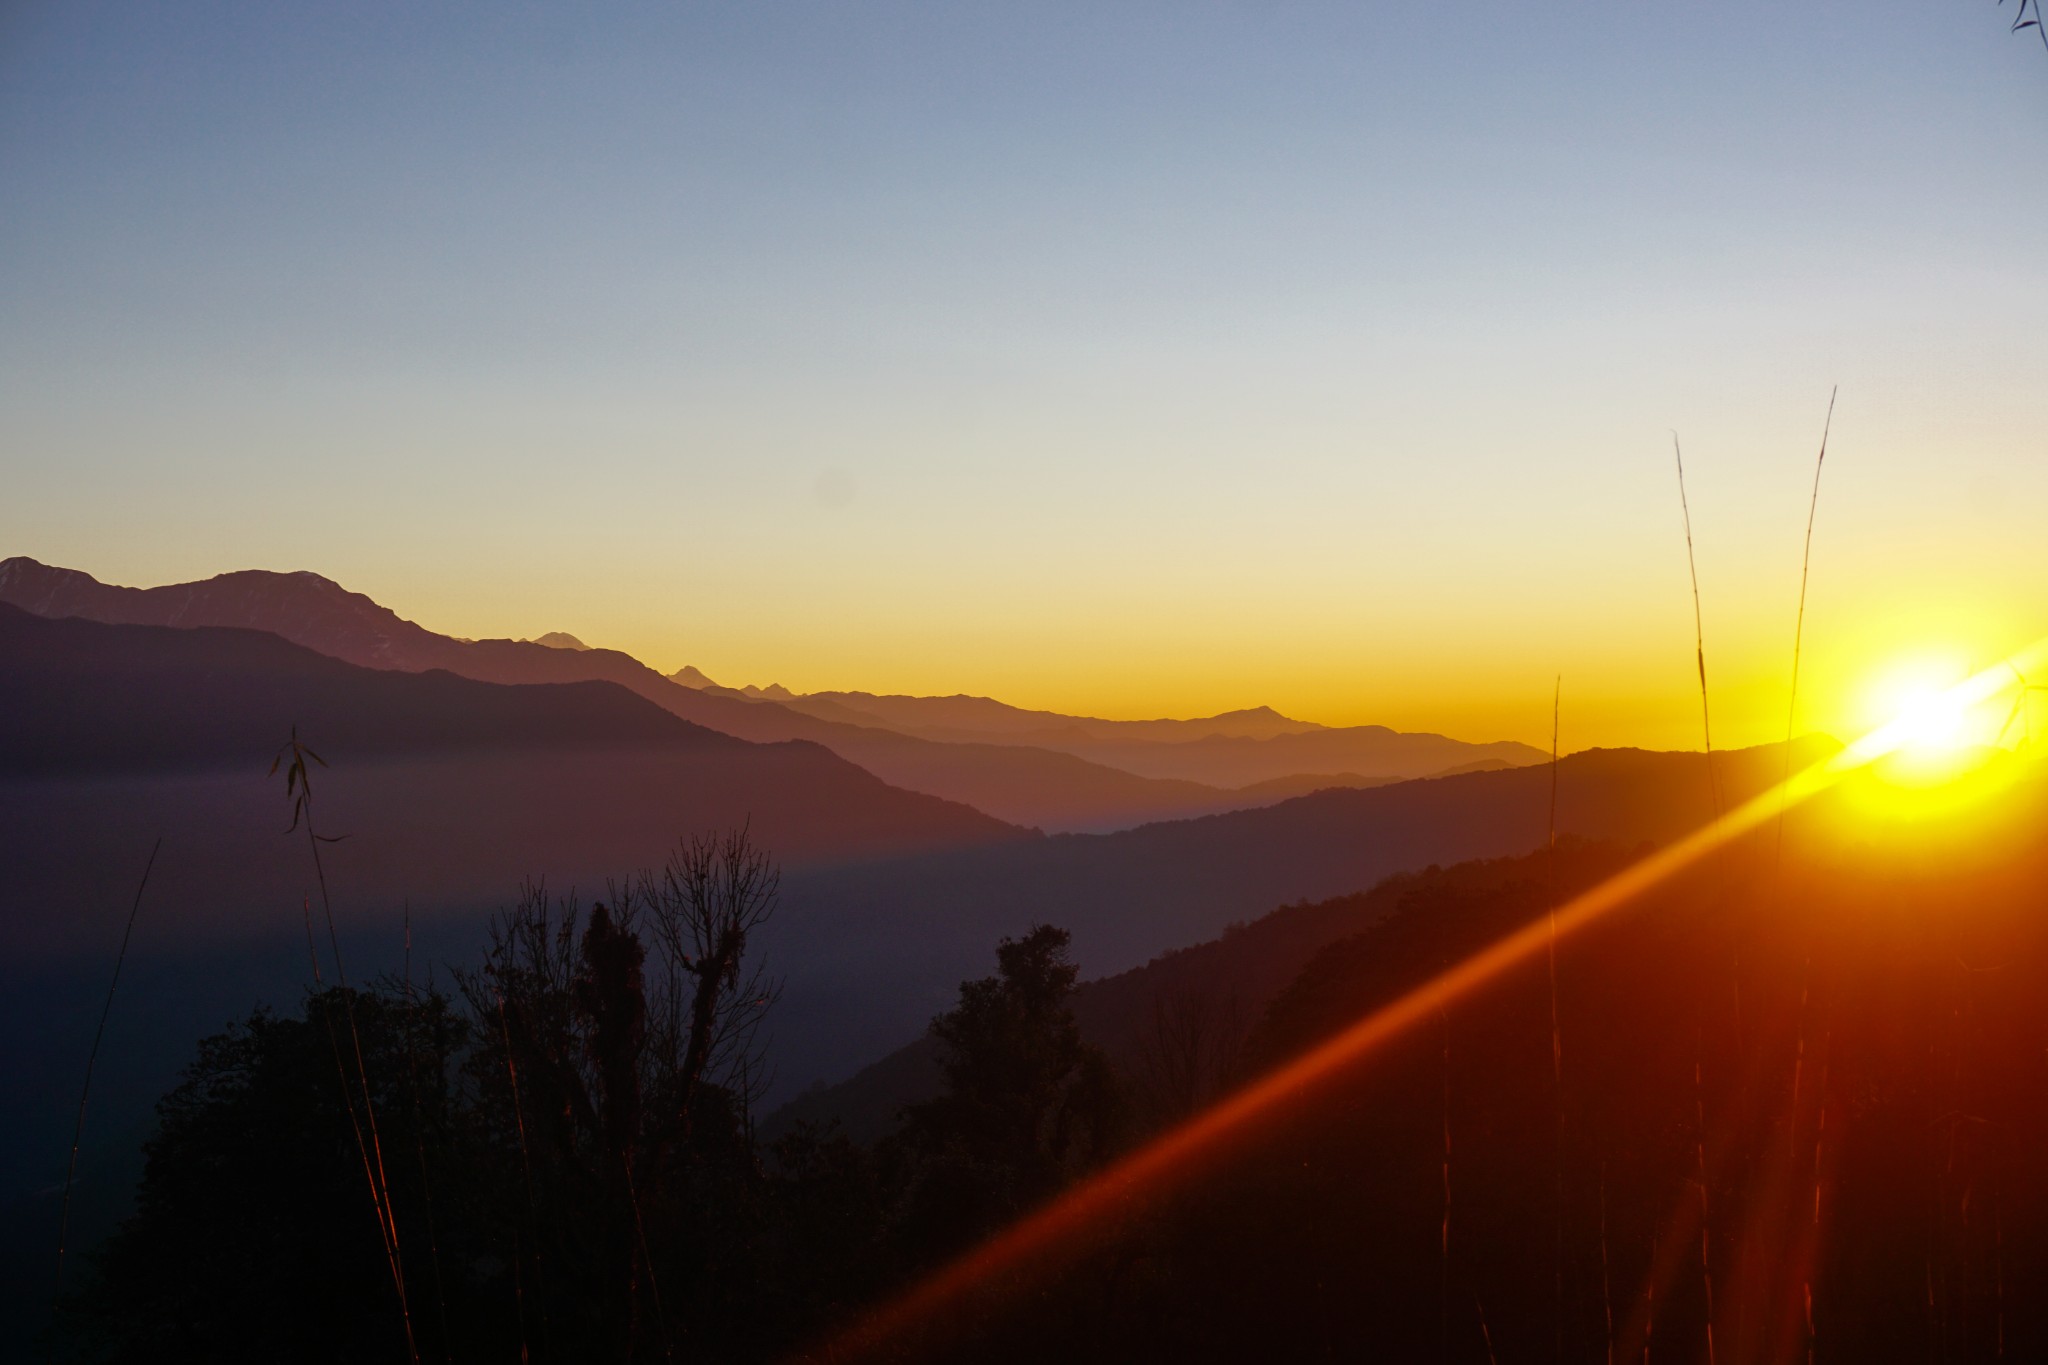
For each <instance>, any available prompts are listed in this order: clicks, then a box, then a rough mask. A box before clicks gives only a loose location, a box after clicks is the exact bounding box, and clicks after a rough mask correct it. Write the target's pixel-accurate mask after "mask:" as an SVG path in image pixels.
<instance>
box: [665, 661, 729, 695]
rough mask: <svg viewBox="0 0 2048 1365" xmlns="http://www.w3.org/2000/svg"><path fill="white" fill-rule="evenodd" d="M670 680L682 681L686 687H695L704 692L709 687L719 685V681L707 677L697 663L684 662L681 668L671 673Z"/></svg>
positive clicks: (674, 681)
mask: <svg viewBox="0 0 2048 1365" xmlns="http://www.w3.org/2000/svg"><path fill="white" fill-rule="evenodd" d="M668 680H669V681H670V682H672V683H681V684H682V685H683V686H684V687H694V688H696V689H697V690H698V691H699V692H702V691H703V690H704V689H705V688H707V687H716V686H718V684H717V683H715V682H713V681H711V679H709V678H707V677H705V676H704V674H703V672H702V671H701V670H700V669H699V668H698V667H697V666H696V665H695V664H684V665H683V666H682V667H681V668H679V669H677V670H676V671H675V672H673V673H671V674H669V675H668Z"/></svg>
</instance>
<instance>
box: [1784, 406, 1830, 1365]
mask: <svg viewBox="0 0 2048 1365" xmlns="http://www.w3.org/2000/svg"><path fill="white" fill-rule="evenodd" d="M1840 392H1841V386H1840V385H1836V386H1835V387H1833V388H1831V389H1829V390H1828V412H1827V417H1826V419H1825V420H1824V421H1822V423H1821V428H1820V453H1819V454H1818V455H1816V456H1815V457H1814V461H1813V491H1812V493H1811V494H1809V495H1808V497H1807V501H1806V538H1805V540H1804V541H1803V542H1802V543H1801V545H1800V551H1799V610H1798V613H1797V615H1795V616H1794V617H1793V620H1792V684H1791V688H1790V691H1789V695H1788V696H1787V698H1786V702H1785V746H1784V756H1783V763H1782V765H1781V769H1780V773H1779V783H1778V792H1779V796H1778V818H1777V828H1776V832H1775V834H1774V836H1773V842H1772V848H1771V887H1772V891H1773V893H1774V894H1780V893H1782V889H1783V888H1782V884H1781V882H1780V878H1781V876H1782V874H1783V872H1784V864H1785V808H1786V805H1787V797H1786V795H1785V793H1786V789H1787V786H1788V784H1789V783H1790V781H1791V778H1792V739H1793V736H1794V734H1795V733H1796V732H1797V727H1798V724H1799V665H1800V659H1801V654H1802V651H1803V649H1804V646H1805V642H1806V586H1807V582H1808V579H1809V577H1810V575H1811V572H1812V568H1813V524H1814V520H1815V518H1816V517H1817V516H1818V515H1819V512H1820V476H1821V470H1822V469H1823V468H1824V467H1825V466H1826V464H1827V459H1828V436H1829V435H1830V434H1831V433H1832V432H1833V431H1834V426H1835V399H1836V397H1837V396H1838V395H1839V393H1840ZM1812 988H1813V950H1812V948H1811V946H1809V947H1808V949H1807V951H1806V953H1805V955H1804V958H1803V960H1802V961H1801V964H1800V968H1799V1013H1798V1015H1797V1016H1796V1018H1795V1020H1794V1025H1795V1042H1794V1044H1793V1053H1792V1102H1791V1105H1790V1107H1789V1109H1788V1110H1787V1113H1786V1119H1785V1142H1786V1146H1787V1147H1788V1149H1789V1150H1790V1152H1791V1154H1792V1156H1793V1158H1794V1159H1795V1160H1796V1159H1797V1156H1798V1152H1799V1101H1800V1097H1801V1093H1802V1091H1803V1090H1804V1088H1805V1083H1806V1032H1807V1020H1806V1016H1807V1011H1808V1009H1809V1005H1810V1001H1811V998H1812ZM1822 1121H1823V1122H1825V1111H1824V1110H1823V1116H1822ZM1813 1160H1814V1165H1813V1197H1814V1205H1815V1209H1816V1214H1817V1213H1818V1208H1819V1204H1820V1135H1819V1134H1818V1133H1816V1134H1815V1135H1814V1157H1813ZM1818 1231H1819V1229H1818V1227H1816V1228H1815V1233H1816V1235H1817V1234H1818ZM1801 1269H1802V1271H1803V1272H1804V1275H1805V1281H1804V1283H1803V1284H1802V1286H1801V1290H1802V1294H1803V1296H1804V1301H1805V1305H1806V1359H1807V1362H1808V1365H1812V1361H1813V1356H1814V1349H1815V1348H1814V1326H1813V1266H1812V1263H1811V1257H1810V1256H1809V1258H1808V1263H1807V1264H1806V1265H1804V1266H1803V1267H1801Z"/></svg>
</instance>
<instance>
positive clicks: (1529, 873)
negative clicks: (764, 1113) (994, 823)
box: [762, 841, 1623, 1142]
mask: <svg viewBox="0 0 2048 1365" xmlns="http://www.w3.org/2000/svg"><path fill="white" fill-rule="evenodd" d="M1622 856H1623V855H1622V854H1621V852H1620V851H1619V850H1618V848H1617V847H1616V846H1614V845H1610V844H1598V845H1586V844H1582V843H1579V842H1578V841H1572V842H1571V843H1569V844H1567V845H1566V846H1565V847H1564V848H1562V849H1561V850H1560V855H1559V865H1558V867H1557V868H1556V869H1555V870H1556V871H1557V873H1558V875H1559V876H1560V877H1561V878H1562V879H1563V882H1564V883H1565V884H1579V883H1581V882H1583V881H1584V880H1586V879H1587V878H1588V876H1589V875H1591V874H1595V873H1598V872H1601V871H1605V870H1607V869H1609V868H1611V867H1613V866H1615V865H1616V864H1617V863H1618V862H1619V861H1620V859H1621V857H1622ZM1552 871H1553V869H1552V867H1551V866H1550V864H1549V859H1548V855H1547V854H1545V853H1540V852H1539V853H1535V854H1527V855H1524V856H1522V857H1519V858H1494V859H1484V860H1479V861H1474V862H1466V863H1459V864H1455V865H1453V866H1451V867H1447V868H1444V867H1435V866H1432V867H1429V868H1426V869H1423V870H1421V871H1416V872H1402V873H1396V874H1395V875H1393V876H1391V877H1388V878H1387V879H1385V880H1384V881H1382V882H1380V883H1379V885H1377V886H1375V887H1373V888H1372V890H1370V891H1366V892H1359V893H1356V894H1353V895H1348V896H1334V897H1331V898H1329V899H1327V900H1321V901H1313V902H1307V901H1304V902H1298V903H1296V904H1293V905H1283V906H1280V907H1279V908H1278V909H1275V910H1271V911H1268V912H1267V913H1266V914H1263V915H1261V916H1259V917H1258V918H1257V919H1254V920H1252V921H1251V922H1249V923H1246V924H1239V925H1232V926H1230V927H1229V928H1227V929H1225V930H1224V932H1223V933H1222V934H1220V935H1218V936H1217V937H1215V938H1211V939H1207V940H1205V941H1203V942H1201V943H1195V944H1191V945H1189V946H1188V947H1185V948H1177V949H1174V950H1172V951H1170V952H1166V953H1162V954H1160V955H1159V956H1158V957H1155V958H1153V959H1152V960H1151V961H1150V962H1147V963H1145V964H1144V965H1143V966H1141V967H1133V968H1131V969H1130V970H1129V971H1125V972H1119V973H1117V974H1115V975H1113V976H1106V977H1098V978H1096V979H1095V980H1092V981H1086V982H1083V983H1082V984H1081V986H1080V987H1079V988H1078V989H1077V990H1076V991H1075V992H1074V996H1073V1009H1074V1017H1075V1018H1076V1020H1078V1021H1079V1023H1080V1025H1081V1031H1082V1034H1083V1036H1085V1037H1086V1038H1087V1039H1088V1041H1090V1042H1091V1043H1094V1044H1095V1045H1096V1046H1098V1047H1100V1048H1102V1049H1103V1050H1104V1051H1106V1052H1108V1053H1109V1055H1110V1057H1111V1059H1112V1060H1114V1061H1115V1062H1116V1063H1117V1064H1118V1066H1119V1067H1120V1068H1121V1069H1122V1070H1123V1071H1124V1073H1125V1074H1126V1075H1128V1076H1131V1077H1133V1078H1134V1079H1135V1080H1136V1081H1137V1083H1138V1084H1139V1086H1140V1087H1141V1091H1145V1092H1150V1093H1148V1095H1147V1098H1149V1099H1151V1100H1152V1101H1153V1102H1154V1103H1155V1104H1163V1105H1167V1106H1171V1107H1173V1108H1176V1109H1182V1108H1185V1107H1186V1105H1187V1103H1188V1102H1191V1101H1192V1102H1199V1101H1200V1100H1202V1099H1205V1098H1208V1097H1210V1096H1211V1095H1213V1093H1214V1092H1215V1090H1216V1089H1217V1088H1219V1087H1220V1086H1222V1085H1224V1084H1226V1083H1228V1082H1229V1081H1230V1080H1232V1079H1234V1078H1235V1072H1234V1068H1233V1058H1234V1057H1235V1055H1236V1053H1237V1051H1238V1049H1239V1048H1240V1047H1241V1046H1242V1044H1243V1043H1244V1042H1245V1040H1246V1039H1247V1038H1248V1037H1249V1036H1250V1035H1251V1034H1252V1032H1253V1031H1254V1030H1255V1029H1256V1028H1257V1027H1258V1025H1259V1022H1260V1020H1261V1019H1262V1017H1263V1016H1264V1015H1265V1014H1266V1012H1267V1010H1268V1008H1269V1007H1270V1006H1271V1005H1272V1004H1273V1003H1274V1001H1276V1000H1277V999H1278V998H1279V997H1280V996H1281V994H1282V992H1284V991H1286V990H1287V989H1288V987H1289V986H1290V985H1291V984H1292V983H1293V982H1294V981H1295V979H1296V978H1297V977H1298V976H1300V974H1301V972H1302V970H1303V968H1305V967H1306V966H1307V965H1308V964H1309V962H1310V961H1311V960H1312V959H1313V958H1315V957H1316V955H1317V954H1318V953H1319V952H1320V951H1321V950H1322V949H1323V948H1324V947H1325V946H1327V945H1329V944H1332V943H1336V942H1338V941H1339V940H1342V939H1345V938H1348V937H1350V936H1352V935H1355V934H1359V933H1362V932H1364V931H1365V930H1366V929H1368V928H1371V927H1372V926H1373V925H1375V924H1377V923H1379V922H1380V921H1381V920H1383V919H1385V918H1386V917H1387V916H1389V915H1391V914H1394V913H1395V912H1396V911H1398V910H1400V909H1401V908H1402V907H1403V906H1405V905H1410V904H1413V903H1415V902H1416V901H1417V900H1419V899H1420V898H1422V897H1425V896H1430V895H1438V894H1442V893H1443V892H1444V891H1446V890H1456V891H1461V892H1471V891H1476V890H1482V889H1488V888H1496V887H1501V886H1507V885H1511V884H1513V883H1515V882H1518V881H1529V880H1542V879H1545V878H1547V877H1548V876H1550V875H1551V873H1552ZM1205 1034H1206V1035H1207V1036H1206V1037H1205V1036H1204V1035H1205ZM1175 1054H1178V1057H1177V1060H1180V1061H1182V1062H1184V1063H1185V1064H1186V1069H1187V1070H1188V1071H1189V1072H1191V1073H1192V1074H1188V1075H1185V1076H1178V1077H1171V1078H1169V1077H1162V1076H1160V1075H1158V1074H1156V1073H1158V1072H1160V1071H1162V1070H1170V1069H1171V1067H1170V1066H1169V1065H1166V1064H1167V1063H1168V1062H1169V1060H1170V1059H1176V1058H1175ZM1170 1079H1171V1080H1181V1081H1188V1082H1193V1084H1192V1085H1188V1086H1187V1087H1186V1088H1185V1090H1184V1091H1183V1093H1178V1094H1161V1093H1158V1092H1160V1091H1161V1090H1163V1089H1169V1088H1174V1087H1170V1086H1168V1085H1167V1084H1166V1082H1167V1081H1168V1080H1170ZM939 1086H940V1075H939V1053H938V1047H937V1044H936V1043H935V1042H934V1041H933V1040H932V1039H931V1038H930V1037H929V1036H925V1037H920V1038H917V1039H915V1040H914V1041H912V1042H910V1043H907V1044H905V1045H904V1046H903V1047H900V1048H898V1049H897V1050H896V1051H894V1052H892V1053H890V1054H889V1055H888V1056H886V1057H884V1058H882V1059H881V1060H880V1061H877V1062H874V1063H872V1064H870V1065H868V1066H866V1067H863V1068H861V1070H860V1071H858V1072H856V1073H855V1074H854V1075H852V1076H851V1077H848V1078H847V1079H846V1080H845V1081H842V1082H840V1083H839V1084H837V1085H831V1086H825V1085H820V1086H817V1087H814V1088H813V1089H811V1090H809V1091H806V1092H805V1093H803V1094H801V1095H799V1096H797V1097H796V1098H795V1099H793V1100H791V1101H790V1102H789V1103H788V1104H786V1105H784V1106H783V1107H782V1108H781V1109H780V1110H778V1111H776V1112H775V1113H774V1114H772V1115H770V1116H769V1117H768V1118H767V1119H766V1120H765V1121H764V1122H763V1124H762V1129H763V1131H764V1132H766V1133H768V1134H771V1135H773V1134H776V1133H780V1132H784V1131H787V1130H789V1129H790V1128H791V1127H793V1126H794V1125H795V1124H798V1123H815V1124H829V1123H836V1124H838V1125H839V1126H840V1128H841V1129H842V1130H843V1131H845V1132H846V1133H847V1134H848V1135H849V1136H851V1137H853V1138H855V1139H856V1140H858V1141H862V1142H868V1141H873V1140H874V1139H876V1138H878V1137H880V1136H882V1135H883V1134H884V1133H887V1132H888V1131H890V1129H891V1128H893V1127H894V1126H895V1124H896V1121H897V1115H898V1113H899V1112H900V1111H901V1110H902V1108H903V1107H904V1106H905V1105H908V1104H914V1103H918V1102H920V1101H923V1100H927V1099H930V1098H931V1097H932V1096H933V1095H935V1094H937V1093H938V1090H939Z"/></svg>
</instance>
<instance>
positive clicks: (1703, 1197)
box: [1692, 1029, 1714, 1365]
mask: <svg viewBox="0 0 2048 1365" xmlns="http://www.w3.org/2000/svg"><path fill="white" fill-rule="evenodd" d="M1692 1042H1693V1054H1692V1097H1693V1120H1694V1123H1695V1125H1696V1126H1695V1127H1694V1130H1693V1142H1694V1147H1693V1155H1694V1158H1695V1159H1696V1161H1697V1162H1698V1167H1699V1183H1700V1285H1701V1287H1702V1288H1703V1289H1704V1291H1705V1293H1706V1304H1707V1365H1714V1261H1713V1252H1714V1246H1713V1222H1712V1219H1711V1217H1710V1212H1711V1210H1710V1207H1709V1204H1708V1199H1707V1101H1706V1087H1705V1083H1704V1081H1703V1078H1702V1077H1701V1074H1700V1035H1699V1030H1698V1029H1695V1030H1693V1035H1692Z"/></svg>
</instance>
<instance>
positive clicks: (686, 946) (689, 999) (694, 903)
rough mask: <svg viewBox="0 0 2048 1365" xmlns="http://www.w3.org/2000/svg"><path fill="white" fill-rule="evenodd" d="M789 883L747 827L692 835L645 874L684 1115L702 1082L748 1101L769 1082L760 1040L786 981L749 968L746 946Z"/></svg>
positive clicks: (643, 896)
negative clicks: (654, 870)
mask: <svg viewBox="0 0 2048 1365" xmlns="http://www.w3.org/2000/svg"><path fill="white" fill-rule="evenodd" d="M781 887H782V873H781V870H780V869H779V868H777V867H776V865H775V862H774V860H773V859H771V858H770V857H769V856H768V855H767V854H766V853H764V852H762V851H761V850H760V849H758V848H756V847H755V846H754V845H753V843H752V841H751V840H750V838H749V837H748V832H747V831H746V830H745V829H737V830H731V831H728V832H727V833H725V834H723V835H700V836H698V837H697V838H694V839H689V840H685V841H684V842H683V843H682V844H681V845H679V846H678V847H677V849H676V851H675V852H674V853H673V854H671V855H670V856H669V860H668V865H667V866H666V867H664V868H663V869H662V871H661V873H660V875H659V876H656V875H654V874H652V873H649V874H645V875H643V876H642V877H641V878H640V885H639V888H638V900H639V904H640V906H641V907H642V908H643V909H645V910H646V911H647V913H648V917H649V919H650V920H651V921H652V927H653V937H654V946H655V951H656V953H657V954H658V955H659V957H660V959H661V965H662V967H663V970H664V973H665V976H666V980H665V981H664V982H663V983H662V986H661V989H660V991H659V999H660V1000H661V1003H662V1009H663V1019H662V1024H661V1033H662V1035H663V1038H662V1043H663V1046H664V1048H665V1049H666V1050H667V1051H668V1053H669V1055H670V1056H671V1058H672V1059H673V1061H672V1066H673V1071H674V1079H675V1082H676V1084H677V1086H678V1087H679V1091H678V1094H677V1096H676V1103H677V1105H678V1107H679V1109H680V1110H681V1111H682V1112H683V1113H684V1114H686V1115H687V1113H688V1112H689V1108H690V1104H691V1101H692V1100H693V1098H694V1097H695V1092H696V1089H697V1087H698V1085H699V1084H700V1083H702V1082H704V1081H707V1080H708V1081H709V1082H710V1083H712V1084H714V1085H718V1086H721V1087H725V1088H728V1089H732V1090H734V1092H735V1097H736V1098H737V1099H738V1100H739V1101H740V1102H741V1103H742V1104H743V1105H751V1104H752V1103H753V1102H754V1101H755V1100H757V1099H758V1098H759V1097H760V1095H759V1092H760V1091H761V1090H762V1089H764V1088H765V1087H766V1085H767V1083H768V1078H767V1077H766V1076H765V1075H764V1073H763V1071H762V1068H761V1064H760V1056H759V1051H758V1046H757V1044H758V1039H759V1033H760V1027H761V1022H762V1020H763V1018H764V1017H765V1016H766V1014H767V1012H768V1009H769V1007H770V1006H771V1005H773V1004H774V1003H775V999H776V997H777V995H779V994H780V987H779V986H778V985H777V983H776V982H775V981H773V980H772V979H771V978H770V977H769V976H768V975H767V974H766V971H765V969H764V968H763V967H762V966H761V965H760V964H759V963H758V961H757V962H755V963H754V964H753V965H752V966H751V967H749V966H748V965H747V961H746V953H747V945H748V943H749V942H750V941H751V940H752V938H753V936H754V934H755V932H756V931H758V930H759V929H760V928H761V926H762V925H764V924H766V923H767V922H768V920H769V918H770V917H771V916H772V915H773V914H774V913H775V905H776V900H777V897H778V896H779V894H780V892H781Z"/></svg>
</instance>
